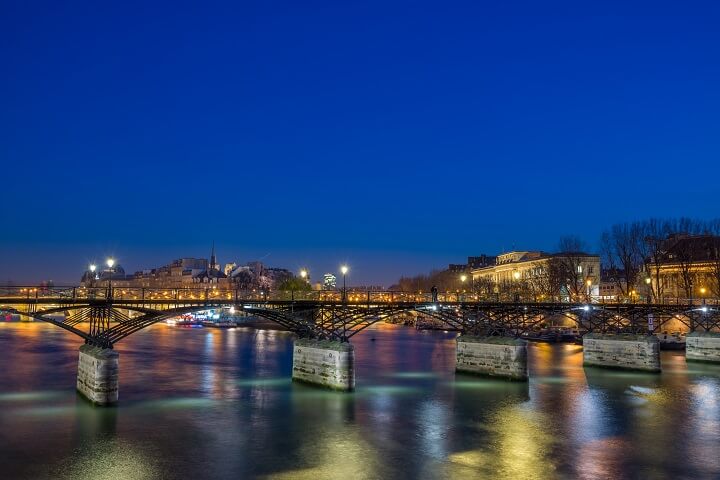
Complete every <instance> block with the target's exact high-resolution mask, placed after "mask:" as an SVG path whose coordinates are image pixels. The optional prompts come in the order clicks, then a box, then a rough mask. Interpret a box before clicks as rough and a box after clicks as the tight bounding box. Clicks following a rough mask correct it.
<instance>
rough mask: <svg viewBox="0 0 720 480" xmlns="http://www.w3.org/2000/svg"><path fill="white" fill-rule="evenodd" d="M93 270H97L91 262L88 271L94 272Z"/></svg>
mask: <svg viewBox="0 0 720 480" xmlns="http://www.w3.org/2000/svg"><path fill="white" fill-rule="evenodd" d="M95 270H97V265H95V264H91V265H90V271H91V272H92V273H95Z"/></svg>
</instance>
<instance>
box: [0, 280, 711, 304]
mask: <svg viewBox="0 0 720 480" xmlns="http://www.w3.org/2000/svg"><path fill="white" fill-rule="evenodd" d="M110 298H111V299H113V300H118V301H123V302H132V301H134V300H137V301H138V303H144V302H158V303H179V304H181V303H197V302H214V301H217V302H223V303H227V302H230V301H237V302H242V301H295V302H302V301H312V302H318V301H320V302H343V301H347V302H350V303H355V304H357V303H370V304H378V303H402V302H407V303H429V302H432V301H433V295H432V294H431V293H429V292H401V291H374V290H370V291H369V290H356V289H352V288H349V289H347V290H346V291H345V292H343V291H342V290H292V291H291V290H287V291H285V290H262V289H230V288H227V286H223V285H221V286H218V285H216V284H215V285H213V284H204V285H193V286H185V287H178V288H155V287H122V286H112V287H110V288H108V287H107V286H99V287H85V286H67V287H66V286H53V287H48V286H5V287H0V299H5V300H19V301H21V300H25V301H28V302H34V301H41V300H45V301H46V302H47V301H50V300H52V301H57V302H58V303H63V302H83V301H92V300H100V301H102V300H107V299H110ZM648 300H649V299H648V298H647V297H634V298H631V299H625V300H623V301H620V302H618V300H616V299H611V298H608V297H597V296H591V297H588V296H580V297H578V298H569V297H567V296H564V297H563V296H554V297H549V296H543V295H536V296H527V295H522V296H521V295H507V294H480V293H469V292H440V293H438V294H437V301H438V302H464V303H489V302H492V303H593V304H617V303H626V304H632V303H635V304H642V303H653V304H666V305H720V301H719V300H718V299H715V298H713V299H709V298H679V297H664V298H662V299H660V301H658V300H655V299H652V301H650V302H649V301H648Z"/></svg>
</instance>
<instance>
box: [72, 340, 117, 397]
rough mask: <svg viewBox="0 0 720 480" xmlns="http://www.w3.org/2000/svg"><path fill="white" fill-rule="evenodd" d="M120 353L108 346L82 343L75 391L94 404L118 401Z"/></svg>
mask: <svg viewBox="0 0 720 480" xmlns="http://www.w3.org/2000/svg"><path fill="white" fill-rule="evenodd" d="M119 359H120V354H119V353H118V352H116V351H115V350H112V349H110V348H101V347H96V346H94V345H83V346H81V347H80V352H79V355H78V372H77V391H78V392H79V393H80V395H82V396H83V397H85V398H86V399H88V400H89V401H90V402H92V403H93V404H95V405H100V406H106V405H113V404H115V403H117V401H118V373H119Z"/></svg>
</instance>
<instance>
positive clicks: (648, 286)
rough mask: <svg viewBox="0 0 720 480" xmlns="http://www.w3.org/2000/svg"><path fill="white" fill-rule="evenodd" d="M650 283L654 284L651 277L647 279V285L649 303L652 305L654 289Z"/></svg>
mask: <svg viewBox="0 0 720 480" xmlns="http://www.w3.org/2000/svg"><path fill="white" fill-rule="evenodd" d="M650 283H652V279H651V278H650V276H647V277H645V285H647V303H650V302H651V300H652V287H651V286H650Z"/></svg>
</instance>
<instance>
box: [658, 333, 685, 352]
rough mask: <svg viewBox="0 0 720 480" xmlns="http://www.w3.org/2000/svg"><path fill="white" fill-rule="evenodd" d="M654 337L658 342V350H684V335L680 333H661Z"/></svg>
mask: <svg viewBox="0 0 720 480" xmlns="http://www.w3.org/2000/svg"><path fill="white" fill-rule="evenodd" d="M655 336H656V337H657V338H658V340H659V341H660V350H685V334H684V333H682V332H672V333H668V332H662V333H656V334H655Z"/></svg>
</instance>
